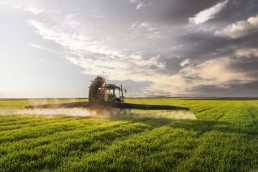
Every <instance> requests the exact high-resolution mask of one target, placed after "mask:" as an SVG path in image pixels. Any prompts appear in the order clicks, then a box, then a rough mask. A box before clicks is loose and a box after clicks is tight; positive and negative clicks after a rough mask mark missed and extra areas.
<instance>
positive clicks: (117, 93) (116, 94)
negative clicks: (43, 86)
mask: <svg viewBox="0 0 258 172" xmlns="http://www.w3.org/2000/svg"><path fill="white" fill-rule="evenodd" d="M114 93H115V96H116V97H120V90H119V89H118V88H115V89H114Z"/></svg>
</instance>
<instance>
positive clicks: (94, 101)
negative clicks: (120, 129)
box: [25, 76, 189, 114]
mask: <svg viewBox="0 0 258 172" xmlns="http://www.w3.org/2000/svg"><path fill="white" fill-rule="evenodd" d="M91 82H92V83H91V85H90V87H89V99H88V102H71V103H59V104H43V105H34V106H25V108H74V107H83V108H87V109H89V110H90V111H96V112H97V113H98V114H102V113H108V114H120V113H125V114H128V113H130V112H131V109H142V110H189V108H186V107H179V106H169V105H146V104H133V103H126V102H125V101H124V93H126V90H125V89H123V87H122V85H121V86H120V87H119V86H117V85H114V84H106V82H105V79H104V78H103V77H100V76H97V77H96V78H95V79H94V81H91Z"/></svg>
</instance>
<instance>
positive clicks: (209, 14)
mask: <svg viewBox="0 0 258 172" xmlns="http://www.w3.org/2000/svg"><path fill="white" fill-rule="evenodd" d="M227 2H228V0H226V1H224V2H220V3H218V4H216V5H214V6H212V7H210V8H208V9H205V10H203V11H200V12H199V13H197V14H196V15H195V16H194V17H191V18H189V21H190V23H192V24H195V25H197V24H201V23H204V22H207V21H208V20H211V19H213V18H215V16H216V15H217V14H218V13H219V12H220V11H221V10H222V9H223V8H225V6H226V4H227Z"/></svg>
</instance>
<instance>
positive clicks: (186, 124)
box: [110, 116, 258, 135]
mask: <svg viewBox="0 0 258 172" xmlns="http://www.w3.org/2000/svg"><path fill="white" fill-rule="evenodd" d="M110 120H126V121H131V122H133V123H136V122H140V123H144V124H147V125H149V126H151V128H152V129H154V128H159V127H163V126H168V127H172V128H174V129H184V130H193V131H196V132H198V133H200V134H203V133H205V132H210V131H216V132H221V133H236V134H248V135H257V134H258V132H257V131H256V130H255V129H252V128H253V126H255V125H256V124H255V123H253V124H251V125H249V126H248V127H243V126H241V127H240V126H237V125H234V124H232V123H228V122H225V121H208V120H189V119H180V120H177V119H168V118H153V117H144V118H133V117H131V118H130V117H124V116H117V117H111V118H110Z"/></svg>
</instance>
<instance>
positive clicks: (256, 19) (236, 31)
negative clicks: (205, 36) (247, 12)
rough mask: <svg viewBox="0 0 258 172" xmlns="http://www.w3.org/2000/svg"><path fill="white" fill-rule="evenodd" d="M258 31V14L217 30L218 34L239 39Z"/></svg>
mask: <svg viewBox="0 0 258 172" xmlns="http://www.w3.org/2000/svg"><path fill="white" fill-rule="evenodd" d="M257 31H258V15H256V16H253V17H249V18H248V19H247V20H241V21H238V22H235V23H233V24H231V25H228V26H226V27H225V28H223V29H222V30H218V31H216V32H215V35H216V36H219V37H226V38H231V39H237V38H241V37H244V36H247V35H249V34H252V33H254V32H257Z"/></svg>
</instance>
